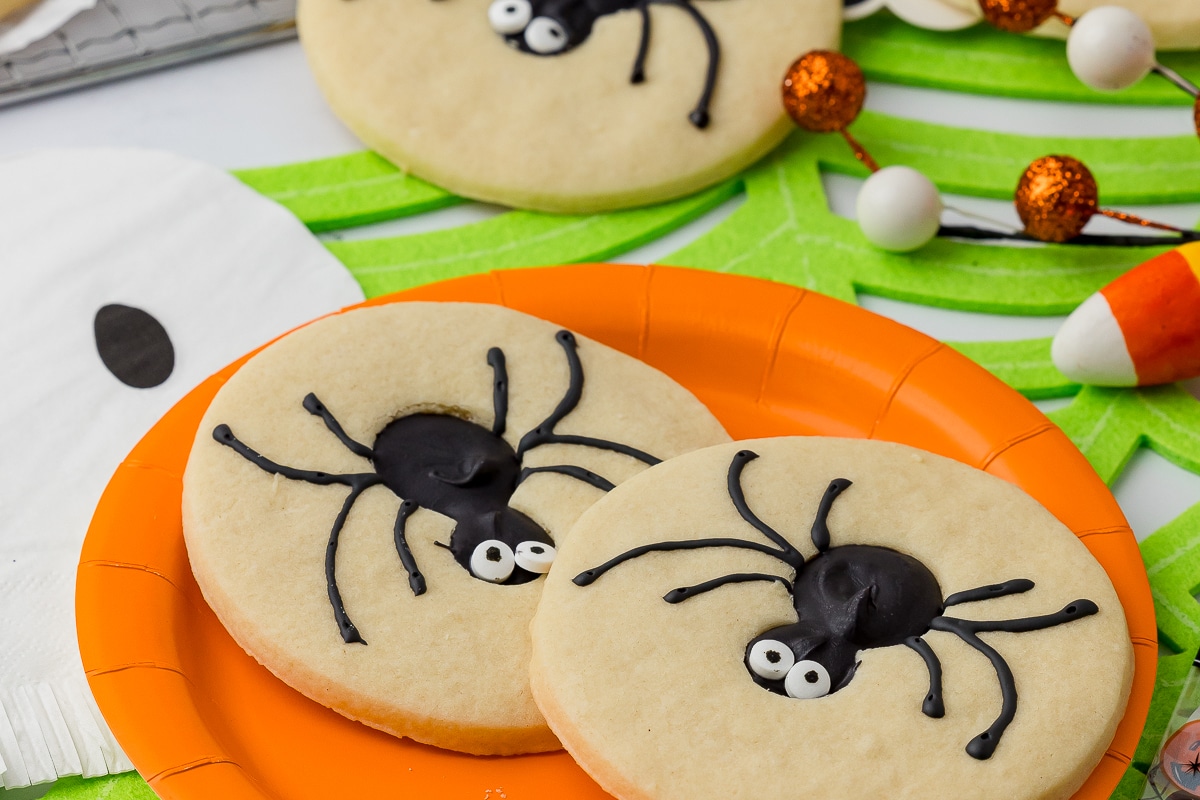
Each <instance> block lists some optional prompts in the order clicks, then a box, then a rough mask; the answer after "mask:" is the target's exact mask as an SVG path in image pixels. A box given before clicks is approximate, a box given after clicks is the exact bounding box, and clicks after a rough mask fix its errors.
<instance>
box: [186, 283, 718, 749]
mask: <svg viewBox="0 0 1200 800" xmlns="http://www.w3.org/2000/svg"><path fill="white" fill-rule="evenodd" d="M727 440H728V436H727V435H726V434H725V432H724V430H723V429H722V428H721V426H720V424H719V423H718V422H717V421H716V419H715V418H714V417H713V416H712V415H711V414H710V413H709V412H708V410H707V409H706V408H705V407H704V406H703V405H701V403H700V402H699V401H698V400H696V399H695V397H693V396H692V395H691V394H690V393H689V392H688V391H687V390H685V389H684V388H683V387H681V386H679V385H678V384H676V383H675V382H674V381H672V380H671V379H669V378H668V377H667V376H665V375H663V374H662V373H660V372H658V371H657V370H655V369H653V368H651V367H649V366H647V365H646V364H644V363H642V362H640V361H638V360H637V359H634V358H631V357H629V356H626V355H624V354H622V353H619V352H617V351H615V350H612V349H610V348H608V347H605V346H603V345H601V344H598V343H596V342H593V341H590V340H587V339H584V338H583V337H575V336H574V335H572V334H571V333H569V332H567V331H562V330H561V329H560V328H558V327H557V326H555V325H553V324H551V323H549V322H545V321H543V320H539V319H536V318H534V317H530V316H527V315H525V314H522V313H519V312H516V311H511V310H509V309H506V308H502V307H499V306H490V305H475V304H469V303H394V304H390V305H384V306H379V307H373V308H366V309H360V310H356V311H351V312H348V313H345V314H341V315H337V316H332V317H328V318H325V319H323V320H320V321H317V322H314V323H312V324H310V325H308V326H306V327H304V328H301V329H300V330H298V331H296V332H294V333H292V334H290V335H288V336H287V337H285V338H283V339H281V340H279V341H278V342H276V343H275V344H273V345H271V346H270V347H269V348H267V349H266V350H264V351H262V352H261V353H259V354H258V355H256V356H254V357H253V358H252V359H250V361H249V362H247V363H246V364H245V365H244V366H243V367H242V368H241V369H240V370H238V372H237V373H235V374H234V376H233V377H232V378H230V380H229V382H228V383H226V384H225V386H223V387H222V388H221V390H220V392H218V394H217V396H216V397H215V399H214V400H213V402H212V405H211V406H210V408H209V409H208V411H207V413H206V415H205V417H204V419H203V421H202V422H201V424H200V427H199V430H198V431H197V434H196V440H195V444H194V446H193V449H192V452H191V456H190V458H189V461H188V466H187V471H186V474H185V476H184V489H183V492H184V494H183V523H184V536H185V540H186V543H187V548H188V556H189V559H190V560H191V564H192V568H193V571H194V572H195V574H196V579H197V582H198V583H199V585H200V588H201V590H202V591H203V593H204V596H205V598H206V599H207V600H208V602H209V604H210V605H211V606H212V608H213V610H214V611H215V612H216V614H217V616H218V617H219V618H220V620H221V622H222V623H223V624H224V625H225V626H226V627H227V628H228V629H229V632H230V634H231V635H232V636H233V638H234V639H235V640H236V641H237V642H238V644H240V645H241V646H242V647H243V648H245V649H246V651H247V652H249V653H250V654H251V655H253V656H254V657H255V658H257V659H258V660H259V661H260V662H261V663H262V664H263V665H265V666H266V667H267V668H268V669H270V670H271V671H272V672H273V673H275V674H276V675H277V676H278V677H279V678H281V679H282V680H284V681H285V682H286V683H288V684H289V685H291V686H293V687H294V688H296V689H297V690H299V691H300V692H302V693H304V694H305V695H307V696H309V697H311V698H312V699H314V700H316V701H318V702H320V703H323V704H325V705H327V706H330V707H331V708H333V709H335V710H336V711H338V712H340V713H342V714H344V715H346V716H348V717H350V718H352V719H357V720H361V721H362V722H364V723H366V724H368V725H371V726H373V727H376V728H380V729H382V730H385V731H388V732H390V733H393V734H396V735H401V736H410V737H412V738H414V739H417V740H419V741H422V742H426V743H429V744H434V745H439V746H442V747H447V748H452V749H457V750H463V751H467V752H473V753H497V754H503V753H516V752H529V751H538V750H549V749H557V748H558V743H557V741H556V740H555V738H554V736H553V735H552V734H551V733H550V731H549V730H548V729H547V728H546V726H545V723H544V721H543V720H542V718H541V715H540V714H539V713H538V710H537V708H536V706H535V705H534V703H533V698H532V695H531V694H530V691H529V688H528V661H529V649H530V644H529V621H530V619H531V618H532V616H533V612H534V608H535V606H536V604H537V602H538V597H539V595H540V593H541V589H542V586H543V583H544V581H543V580H542V574H543V573H544V572H545V571H546V570H547V569H548V568H549V567H550V564H551V563H552V561H553V555H554V548H555V547H557V546H560V545H561V544H562V542H563V540H564V538H565V536H566V533H567V531H568V529H569V528H570V526H571V525H572V524H573V523H574V522H575V520H576V518H577V517H578V516H579V514H580V513H582V512H583V510H584V509H586V508H587V507H588V506H589V505H591V504H592V503H593V502H595V501H596V500H597V499H599V498H600V497H602V496H603V495H604V494H605V492H606V491H607V489H609V488H611V485H612V484H614V483H619V482H621V481H623V480H625V479H626V478H629V477H630V476H632V475H634V474H636V473H637V472H640V471H641V470H643V469H645V468H646V466H647V464H648V463H651V462H654V461H656V460H657V459H662V458H669V457H671V456H675V455H678V454H679V453H682V452H685V451H688V450H692V449H695V448H697V447H702V446H706V445H709V444H713V443H717V442H723V441H727ZM514 486H515V491H514Z"/></svg>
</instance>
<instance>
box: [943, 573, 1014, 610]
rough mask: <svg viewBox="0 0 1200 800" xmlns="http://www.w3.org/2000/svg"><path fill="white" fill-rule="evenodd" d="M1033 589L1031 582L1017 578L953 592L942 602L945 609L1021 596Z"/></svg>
mask: <svg viewBox="0 0 1200 800" xmlns="http://www.w3.org/2000/svg"><path fill="white" fill-rule="evenodd" d="M1032 588H1033V581H1031V580H1029V579H1027V578H1017V579H1016V580H1012V581H1005V582H1004V583H993V584H990V585H988V586H980V587H979V588H978V589H967V590H966V591H965V592H955V593H954V594H952V595H950V596H949V597H947V598H946V599H945V600H943V601H942V605H944V606H945V607H946V608H949V607H950V606H957V605H959V604H961V603H974V602H976V601H978V600H991V599H992V598H993V597H1005V596H1006V595H1010V594H1021V593H1022V592H1028V591H1029V590H1030V589H1032Z"/></svg>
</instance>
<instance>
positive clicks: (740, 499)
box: [725, 450, 804, 569]
mask: <svg viewBox="0 0 1200 800" xmlns="http://www.w3.org/2000/svg"><path fill="white" fill-rule="evenodd" d="M756 458H758V453H755V452H754V451H752V450H739V451H737V452H736V453H734V454H733V459H732V460H731V461H730V462H729V471H728V472H727V473H726V480H725V484H726V487H727V488H728V490H729V499H730V500H732V501H733V507H734V508H736V509H737V512H738V514H739V515H741V517H742V519H744V520H745V521H746V522H749V523H750V525H751V526H752V527H753V528H754V529H755V530H756V531H758V532H759V533H761V534H762V535H763V536H766V537H767V538H768V539H770V540H771V541H772V542H774V543H775V544H777V545H779V553H778V557H779V559H780V560H782V561H784V562H785V563H787V564H788V565H790V566H792V567H794V568H796V569H799V568H800V567H801V566H803V565H804V556H803V555H801V554H800V551H799V550H797V549H796V548H795V547H792V543H791V542H789V541H788V540H787V539H785V538H784V537H783V535H782V534H780V533H779V532H778V531H776V530H775V529H774V528H772V527H771V526H770V525H768V524H767V523H765V522H763V521H762V520H761V519H759V518H758V515H757V514H755V513H754V511H752V510H751V509H750V505H749V504H748V503H747V502H746V492H745V490H744V489H742V470H744V469H745V468H746V465H747V464H749V463H750V462H751V461H753V460H754V459H756Z"/></svg>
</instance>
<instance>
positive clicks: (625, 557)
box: [572, 538, 779, 586]
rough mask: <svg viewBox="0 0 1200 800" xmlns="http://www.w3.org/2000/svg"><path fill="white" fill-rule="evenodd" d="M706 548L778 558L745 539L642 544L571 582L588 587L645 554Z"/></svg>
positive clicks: (765, 547) (775, 552)
mask: <svg viewBox="0 0 1200 800" xmlns="http://www.w3.org/2000/svg"><path fill="white" fill-rule="evenodd" d="M706 547H737V548H741V549H742V550H754V551H756V552H759V553H766V554H767V555H770V556H775V557H776V558H779V551H778V550H776V549H775V548H774V547H771V546H770V545H765V544H759V543H758V542H747V541H746V540H745V539H724V538H716V539H686V540H684V541H677V542H656V543H654V544H644V545H641V546H639V547H635V548H633V549H632V550H626V551H625V552H624V553H622V554H621V555H619V556H616V557H615V558H611V559H609V560H608V561H605V562H604V563H603V564H601V565H600V566H598V567H592V568H591V569H589V570H584V571H583V572H581V573H579V574H578V575H576V576H575V577H574V578H573V579H572V580H574V581H575V585H576V586H590V585H591V584H593V583H595V582H596V579H597V578H599V577H600V576H601V575H603V574H604V573H606V572H608V571H609V570H610V569H612V568H613V567H615V566H618V565H619V564H623V563H625V562H626V561H630V560H632V559H635V558H638V557H639V556H644V555H645V554H646V553H654V552H659V551H671V550H701V549H703V548H706Z"/></svg>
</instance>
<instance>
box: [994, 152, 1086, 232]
mask: <svg viewBox="0 0 1200 800" xmlns="http://www.w3.org/2000/svg"><path fill="white" fill-rule="evenodd" d="M1014 199H1015V201H1016V206H1017V214H1018V215H1019V216H1020V217H1021V222H1022V223H1023V224H1024V225H1025V232H1026V233H1028V234H1029V235H1030V236H1032V237H1034V238H1035V239H1040V240H1041V241H1043V242H1066V241H1069V240H1070V239H1074V238H1075V237H1076V236H1078V235H1079V233H1080V232H1081V231H1082V230H1083V226H1084V225H1086V224H1087V222H1088V220H1089V219H1091V218H1092V216H1093V215H1095V214H1096V212H1097V210H1098V209H1097V205H1098V203H1099V191H1098V190H1097V188H1096V179H1095V178H1094V177H1092V173H1091V171H1090V170H1088V168H1087V167H1086V166H1084V164H1083V162H1082V161H1080V160H1078V159H1075V158H1071V157H1070V156H1044V157H1043V158H1039V159H1038V160H1037V161H1034V162H1033V163H1032V164H1030V165H1029V166H1028V167H1026V169H1025V174H1024V175H1022V176H1021V181H1020V183H1018V184H1017V193H1016V196H1015V198H1014Z"/></svg>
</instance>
